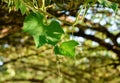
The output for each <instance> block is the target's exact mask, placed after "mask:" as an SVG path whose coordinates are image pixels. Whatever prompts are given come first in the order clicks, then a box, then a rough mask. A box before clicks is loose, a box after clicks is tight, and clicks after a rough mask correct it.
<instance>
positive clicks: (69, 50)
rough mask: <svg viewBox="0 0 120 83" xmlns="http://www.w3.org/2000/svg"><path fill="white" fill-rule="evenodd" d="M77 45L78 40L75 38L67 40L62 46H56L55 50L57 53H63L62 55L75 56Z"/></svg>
mask: <svg viewBox="0 0 120 83" xmlns="http://www.w3.org/2000/svg"><path fill="white" fill-rule="evenodd" d="M77 45H78V42H76V41H74V40H70V41H67V42H63V43H62V44H61V45H60V46H55V48H54V51H55V54H61V55H66V56H71V57H73V56H74V55H75V46H77Z"/></svg>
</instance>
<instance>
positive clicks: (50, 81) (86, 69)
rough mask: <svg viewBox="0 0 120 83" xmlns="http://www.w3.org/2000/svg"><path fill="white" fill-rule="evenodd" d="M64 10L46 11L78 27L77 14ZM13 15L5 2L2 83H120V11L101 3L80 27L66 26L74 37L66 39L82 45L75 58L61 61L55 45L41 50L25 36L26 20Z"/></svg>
mask: <svg viewBox="0 0 120 83" xmlns="http://www.w3.org/2000/svg"><path fill="white" fill-rule="evenodd" d="M59 5H60V4H59ZM59 5H58V7H56V6H55V7H56V9H51V8H50V9H49V8H48V10H47V11H48V12H49V13H52V14H53V15H55V16H57V17H58V18H60V19H65V20H66V21H69V22H73V21H74V20H75V14H74V13H75V12H76V11H74V12H73V10H69V9H64V10H63V9H62V10H61V5H60V6H59ZM8 11H9V10H8V8H7V6H6V4H5V3H0V83H120V66H119V65H120V63H119V58H120V57H119V56H120V10H118V11H117V12H114V11H113V10H112V9H110V8H107V7H103V6H101V5H97V4H96V5H94V6H93V7H90V8H89V9H88V11H87V13H86V15H85V20H84V22H83V23H82V24H79V25H77V26H76V27H75V28H73V27H71V26H69V25H67V24H64V23H61V26H62V27H63V29H64V31H65V32H68V34H70V36H67V37H66V38H65V39H64V40H67V39H69V38H70V39H74V40H76V41H78V42H79V46H78V47H76V56H75V57H74V58H71V57H66V56H62V55H60V56H56V55H55V54H54V52H53V47H52V46H51V45H44V46H42V47H40V48H36V47H35V44H34V41H33V38H32V37H31V36H30V35H29V34H27V33H24V32H23V31H22V26H23V21H24V17H25V15H21V13H20V11H11V12H10V13H9V12H8ZM53 11H54V12H53ZM71 11H72V12H71ZM84 11H85V10H84V9H83V11H82V12H81V14H80V18H81V16H82V15H83V12H84ZM50 19H51V18H50ZM72 32H73V34H72ZM115 37H116V38H115Z"/></svg>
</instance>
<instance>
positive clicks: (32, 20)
mask: <svg viewBox="0 0 120 83" xmlns="http://www.w3.org/2000/svg"><path fill="white" fill-rule="evenodd" d="M43 20H44V16H43V15H42V14H40V13H30V14H29V15H28V16H26V18H25V21H24V24H23V31H24V32H28V33H29V34H30V35H32V36H33V38H34V41H35V44H36V47H40V46H42V45H44V44H51V45H55V44H57V43H58V41H59V40H60V38H61V36H62V34H63V33H64V32H63V30H62V28H61V26H60V24H59V23H58V22H57V21H55V20H52V21H51V23H50V24H49V25H46V24H45V23H44V22H43Z"/></svg>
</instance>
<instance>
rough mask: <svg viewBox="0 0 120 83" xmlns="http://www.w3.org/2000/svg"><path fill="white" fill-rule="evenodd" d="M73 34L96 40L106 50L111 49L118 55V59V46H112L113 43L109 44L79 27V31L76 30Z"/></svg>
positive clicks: (119, 53)
mask: <svg viewBox="0 0 120 83" xmlns="http://www.w3.org/2000/svg"><path fill="white" fill-rule="evenodd" d="M73 35H75V36H82V37H84V38H86V39H90V40H93V41H95V42H98V43H99V44H100V45H101V46H103V47H105V48H107V49H108V50H112V51H113V52H115V53H116V54H117V56H118V58H119V59H120V48H118V47H116V46H114V45H111V44H109V43H106V42H105V41H103V40H102V39H99V38H97V37H95V36H93V35H87V34H85V33H84V30H82V29H80V30H79V32H76V33H73Z"/></svg>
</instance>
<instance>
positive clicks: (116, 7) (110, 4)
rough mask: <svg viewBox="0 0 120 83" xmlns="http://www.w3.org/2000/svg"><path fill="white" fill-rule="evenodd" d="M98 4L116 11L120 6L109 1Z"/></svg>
mask: <svg viewBox="0 0 120 83" xmlns="http://www.w3.org/2000/svg"><path fill="white" fill-rule="evenodd" d="M98 2H99V3H100V4H102V5H104V6H106V7H109V8H112V9H113V10H114V11H116V10H117V9H118V4H116V3H114V2H110V1H108V0H98Z"/></svg>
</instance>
